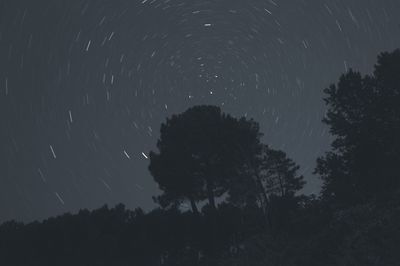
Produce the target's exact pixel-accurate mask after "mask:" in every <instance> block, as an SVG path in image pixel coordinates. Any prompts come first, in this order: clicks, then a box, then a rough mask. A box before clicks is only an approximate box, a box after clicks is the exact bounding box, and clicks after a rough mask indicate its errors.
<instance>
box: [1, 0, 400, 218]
mask: <svg viewBox="0 0 400 266" xmlns="http://www.w3.org/2000/svg"><path fill="white" fill-rule="evenodd" d="M399 14H400V1H399V0H295V1H294V0H213V1H210V0H196V1H194V0H140V1H135V0H129V1H128V0H108V1H105V0H93V1H88V0H80V1H70V0H64V1H59V0H38V1H32V0H26V1H18V0H5V1H4V0H0V111H1V115H0V118H1V120H0V122H1V126H0V222H2V221H5V220H9V219H17V220H22V221H26V222H28V221H32V220H34V219H43V218H46V217H49V216H54V215H58V214H62V213H64V212H76V211H78V210H79V209H81V208H88V209H93V208H98V207H100V206H102V205H103V204H106V203H107V204H109V205H110V206H113V205H115V204H116V203H119V202H123V203H124V204H126V205H127V207H128V208H135V207H139V206H140V207H142V208H144V209H145V210H150V209H151V208H153V207H155V204H154V203H153V201H152V199H151V196H152V195H156V194H157V193H159V192H158V189H157V185H156V183H154V181H153V179H152V177H151V175H150V174H149V171H148V170H147V167H148V164H149V160H148V159H147V155H148V153H149V151H150V150H154V149H155V145H156V141H157V138H158V136H159V129H160V124H161V123H162V122H164V121H165V119H166V117H168V116H170V115H172V114H176V113H181V112H183V111H185V110H186V109H187V108H189V107H190V106H193V105H198V104H213V105H218V106H220V107H221V108H222V110H223V111H224V112H227V113H230V114H232V115H234V116H236V117H240V116H247V117H248V118H251V117H252V118H254V119H255V120H256V121H258V122H259V123H260V125H261V131H262V132H263V133H264V134H265V136H264V137H263V141H264V142H265V143H268V144H270V146H271V147H273V148H276V149H282V150H284V151H285V152H287V153H288V155H289V156H290V157H292V158H293V159H294V160H295V161H296V162H297V163H299V164H300V165H301V173H303V175H304V176H305V178H306V180H307V182H308V185H307V186H306V188H305V192H306V193H318V191H319V186H320V182H319V180H318V178H317V177H315V176H313V175H312V172H313V168H314V167H315V160H316V158H317V157H318V156H320V155H322V154H323V153H324V152H325V151H327V150H328V149H329V143H330V136H329V133H328V131H327V128H326V126H324V125H323V124H322V123H321V119H322V117H323V116H324V112H325V107H324V103H323V101H322V96H323V94H322V90H323V89H324V88H325V87H327V86H328V85H329V84H331V83H333V82H336V81H337V79H338V77H339V75H340V74H341V73H343V72H345V71H346V70H347V69H349V68H354V69H358V70H360V71H361V72H362V73H365V74H366V73H370V72H371V71H372V67H373V64H374V63H375V61H376V55H377V54H378V53H379V52H381V51H391V50H393V49H395V48H398V47H400V16H399Z"/></svg>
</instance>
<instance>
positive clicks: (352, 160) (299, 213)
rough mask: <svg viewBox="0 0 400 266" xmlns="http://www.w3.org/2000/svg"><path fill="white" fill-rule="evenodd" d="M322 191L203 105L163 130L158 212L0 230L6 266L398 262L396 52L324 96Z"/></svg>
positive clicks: (157, 167)
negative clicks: (327, 135) (308, 186)
mask: <svg viewBox="0 0 400 266" xmlns="http://www.w3.org/2000/svg"><path fill="white" fill-rule="evenodd" d="M324 92H325V98H324V101H325V103H326V105H327V113H326V116H325V118H324V119H323V122H324V123H325V124H327V125H328V126H329V128H330V132H331V134H332V135H333V136H334V141H333V142H332V145H331V150H330V151H329V152H327V153H326V154H325V155H324V156H322V157H321V158H318V160H317V167H316V169H315V173H316V174H318V175H319V176H320V177H321V178H322V180H323V187H322V191H321V194H320V195H318V196H316V195H311V196H306V195H302V194H301V193H300V191H301V189H302V188H303V186H304V184H305V182H304V179H303V176H301V175H300V174H299V173H298V172H299V166H298V165H297V164H296V163H295V162H294V161H293V160H292V159H290V158H288V156H287V155H286V154H285V153H284V152H283V151H279V150H274V149H272V148H270V147H269V146H268V145H266V144H264V143H261V141H260V138H261V136H262V133H261V132H260V130H259V125H258V123H257V122H255V121H254V120H252V119H246V118H243V117H242V118H239V119H238V118H234V117H232V116H230V115H229V114H225V113H222V112H221V110H220V108H218V107H216V106H206V105H202V106H195V107H192V108H189V109H188V110H187V111H185V112H184V113H182V114H178V115H173V116H172V117H170V118H167V120H166V122H165V123H163V124H162V125H161V130H160V133H161V134H160V138H159V140H158V142H157V151H151V152H150V155H149V158H150V165H149V171H150V172H151V174H152V176H153V178H154V180H155V181H156V182H157V183H158V185H159V188H160V189H161V191H162V194H161V195H159V196H157V197H154V201H155V202H157V203H158V204H159V206H160V207H159V208H157V209H154V210H152V211H150V212H148V213H145V212H144V211H143V210H141V209H140V208H138V209H136V210H133V211H132V210H127V209H126V208H125V207H124V205H122V204H119V205H117V206H115V207H114V208H111V209H110V208H108V207H107V206H104V207H102V208H100V209H97V210H93V211H88V210H81V211H80V212H79V213H78V214H75V215H72V214H69V213H67V214H64V215H62V216H58V217H55V218H49V219H47V220H45V221H43V222H33V223H29V224H23V223H19V222H15V221H9V222H5V223H3V224H2V225H1V226H0V265H76V266H79V265H82V266H84V265H85V266H89V265H96V266H97V265H117V266H118V265H121V266H122V265H149V266H153V265H154V266H155V265H171V266H172V265H174V266H175V265H185V266H187V265H198V266H205V265H210V266H214V265H215V266H223V265H233V266H235V265H236V266H249V265H250V266H251V265H254V266H256V265H272V266H278V265H307V266H308V265H316V266H317V265H318V266H320V265H400V252H399V250H400V176H399V175H400V50H395V51H393V52H390V53H388V52H385V53H381V54H380V55H379V56H378V61H377V63H376V65H375V66H374V72H373V74H371V75H365V76H362V75H361V74H360V73H358V72H356V71H354V70H350V71H348V72H347V73H345V74H343V75H342V76H341V77H340V79H339V82H338V83H337V84H334V85H331V86H330V87H329V88H327V89H325V91H324Z"/></svg>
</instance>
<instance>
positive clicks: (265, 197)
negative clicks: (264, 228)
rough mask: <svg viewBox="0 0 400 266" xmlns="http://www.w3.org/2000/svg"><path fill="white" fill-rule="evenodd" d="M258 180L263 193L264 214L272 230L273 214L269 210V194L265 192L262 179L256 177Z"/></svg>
mask: <svg viewBox="0 0 400 266" xmlns="http://www.w3.org/2000/svg"><path fill="white" fill-rule="evenodd" d="M256 180H257V183H258V185H259V186H260V191H261V195H262V196H261V197H262V199H263V200H262V201H263V202H262V209H263V213H264V216H265V219H266V220H267V223H268V226H269V228H270V229H271V230H272V221H271V212H270V208H269V199H268V195H267V192H265V189H264V186H263V183H262V181H261V179H260V177H259V176H258V175H256Z"/></svg>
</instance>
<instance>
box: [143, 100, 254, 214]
mask: <svg viewBox="0 0 400 266" xmlns="http://www.w3.org/2000/svg"><path fill="white" fill-rule="evenodd" d="M160 133H161V134H160V139H159V140H158V142H157V148H158V150H159V153H156V152H153V151H152V152H150V165H149V170H150V172H151V174H152V175H153V177H154V180H155V181H156V182H157V183H158V184H159V187H160V189H161V190H162V191H163V194H162V195H161V196H159V197H158V198H157V199H156V200H157V201H158V202H159V203H160V204H161V205H162V206H164V207H166V206H171V205H175V206H177V205H179V204H180V203H182V202H183V201H189V202H190V203H191V206H192V210H193V211H194V212H197V207H196V202H198V201H202V200H205V199H207V200H208V202H209V205H210V206H211V208H213V209H215V208H216V203H215V198H216V197H220V196H222V195H223V194H224V193H226V192H227V191H228V190H229V184H230V182H231V180H232V179H234V178H235V176H237V175H238V173H239V172H240V169H241V168H242V167H244V164H245V162H246V160H247V158H249V157H251V156H255V155H256V154H257V153H258V152H259V149H260V137H261V135H262V134H261V133H260V132H259V125H258V123H256V122H255V121H253V120H251V119H250V120H247V119H245V118H241V119H237V118H234V117H232V116H230V115H227V114H224V113H222V112H221V109H220V108H219V107H216V106H205V105H204V106H195V107H192V108H189V109H188V110H187V111H185V112H184V113H182V114H179V115H173V116H172V117H171V118H168V119H167V121H166V123H163V124H162V125H161V130H160Z"/></svg>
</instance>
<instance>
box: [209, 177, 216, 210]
mask: <svg viewBox="0 0 400 266" xmlns="http://www.w3.org/2000/svg"><path fill="white" fill-rule="evenodd" d="M207 195H208V202H209V203H210V207H211V209H212V210H216V209H217V207H216V205H215V198H214V190H213V188H212V185H211V184H210V182H207Z"/></svg>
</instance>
